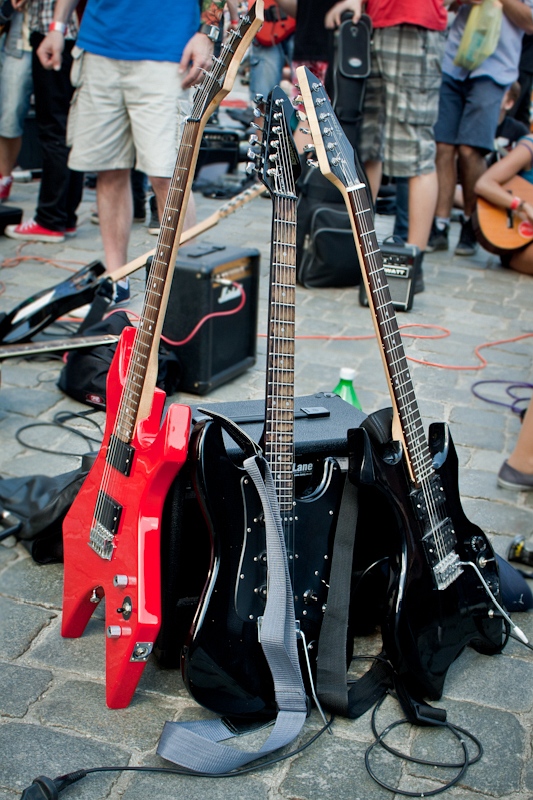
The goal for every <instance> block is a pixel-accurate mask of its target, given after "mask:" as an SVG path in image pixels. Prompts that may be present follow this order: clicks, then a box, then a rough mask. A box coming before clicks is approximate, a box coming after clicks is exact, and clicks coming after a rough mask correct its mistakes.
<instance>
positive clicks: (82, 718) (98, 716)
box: [34, 681, 174, 751]
mask: <svg viewBox="0 0 533 800" xmlns="http://www.w3.org/2000/svg"><path fill="white" fill-rule="evenodd" d="M34 712H35V714H36V716H37V718H38V719H39V721H40V723H41V724H42V725H45V726H47V727H59V728H68V729H70V730H73V731H77V732H78V733H80V734H82V735H83V736H88V737H90V738H93V739H96V738H99V737H101V736H102V732H103V731H105V739H106V741H108V742H112V743H114V744H118V745H120V746H122V747H125V748H128V749H129V748H134V747H136V748H139V749H140V750H143V751H144V750H149V749H151V748H152V747H154V746H155V745H156V744H157V742H158V741H159V737H160V736H161V731H162V730H163V726H164V724H165V721H166V720H167V719H172V717H173V713H174V712H173V711H172V709H171V708H170V707H169V706H166V705H165V704H164V701H163V700H162V699H161V698H158V697H153V696H152V697H150V699H149V701H147V700H146V699H145V698H143V697H142V696H140V695H139V693H136V694H135V695H134V697H133V699H132V701H131V703H130V705H129V706H128V707H127V708H121V709H117V708H113V709H110V708H107V706H106V704H105V687H104V685H103V684H97V683H90V682H88V681H67V682H66V683H64V684H61V685H60V686H57V687H53V688H52V689H51V690H50V691H49V692H48V693H47V695H46V697H45V698H44V699H43V700H41V701H40V702H39V703H38V704H37V706H36V707H35V709H34Z"/></svg>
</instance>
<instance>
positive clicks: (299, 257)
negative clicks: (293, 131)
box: [296, 167, 361, 288]
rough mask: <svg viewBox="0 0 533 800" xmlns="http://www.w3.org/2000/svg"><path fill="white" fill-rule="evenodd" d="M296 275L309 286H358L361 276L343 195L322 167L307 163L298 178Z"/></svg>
mask: <svg viewBox="0 0 533 800" xmlns="http://www.w3.org/2000/svg"><path fill="white" fill-rule="evenodd" d="M298 194H299V198H298V215H297V223H296V275H297V279H298V283H300V284H302V286H306V287H308V288H309V287H313V286H315V287H323V286H358V285H359V282H360V280H361V270H360V267H359V259H358V257H357V251H356V249H355V243H354V238H353V232H352V228H351V223H350V217H349V215H348V212H347V210H346V204H345V202H344V199H343V197H342V195H341V193H340V192H339V190H338V189H337V187H336V186H335V185H334V184H333V183H331V181H329V180H328V179H327V178H324V176H323V175H322V173H321V172H320V170H317V169H314V168H312V167H304V169H303V173H302V176H301V177H300V179H299V181H298Z"/></svg>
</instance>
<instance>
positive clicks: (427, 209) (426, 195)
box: [408, 172, 439, 251]
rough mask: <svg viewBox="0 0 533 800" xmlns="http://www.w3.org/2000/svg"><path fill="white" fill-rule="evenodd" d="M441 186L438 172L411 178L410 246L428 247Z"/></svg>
mask: <svg viewBox="0 0 533 800" xmlns="http://www.w3.org/2000/svg"><path fill="white" fill-rule="evenodd" d="M438 191H439V184H438V179H437V173H436V172H429V173H427V174H425V175H415V176H413V177H412V178H409V234H408V241H409V244H415V245H417V246H418V247H419V248H420V249H421V250H422V251H424V250H425V249H426V247H427V243H428V239H429V233H430V231H431V223H432V222H433V214H434V212H435V206H436V204H437V194H438Z"/></svg>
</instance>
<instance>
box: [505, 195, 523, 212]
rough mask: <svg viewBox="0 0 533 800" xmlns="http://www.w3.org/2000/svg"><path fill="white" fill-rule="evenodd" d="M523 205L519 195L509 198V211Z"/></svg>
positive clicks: (516, 209)
mask: <svg viewBox="0 0 533 800" xmlns="http://www.w3.org/2000/svg"><path fill="white" fill-rule="evenodd" d="M523 205H524V201H523V200H521V199H520V197H513V199H512V200H511V205H510V206H509V208H510V209H511V211H518V209H519V208H522V206H523Z"/></svg>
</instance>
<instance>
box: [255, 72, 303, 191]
mask: <svg viewBox="0 0 533 800" xmlns="http://www.w3.org/2000/svg"><path fill="white" fill-rule="evenodd" d="M293 115H294V108H293V106H292V103H291V101H290V100H289V98H288V97H287V95H286V94H285V92H284V91H283V89H281V88H280V87H279V86H274V88H273V89H272V91H271V92H270V94H269V96H268V100H267V102H266V106H265V115H264V116H265V119H264V125H263V135H262V140H261V141H260V142H259V141H258V138H257V136H256V135H252V137H251V138H250V144H251V145H252V148H253V147H255V150H254V149H251V150H250V151H249V152H248V155H249V156H250V157H251V158H253V159H254V162H255V169H256V170H257V172H258V174H259V177H260V179H261V181H262V182H263V183H264V184H265V186H266V187H267V189H268V190H269V191H270V193H271V194H272V195H278V196H280V197H296V180H297V178H298V176H299V174H300V158H299V156H298V151H297V150H296V146H295V144H294V139H293V136H292V130H291V121H292V117H293ZM257 148H259V151H258V150H257Z"/></svg>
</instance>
